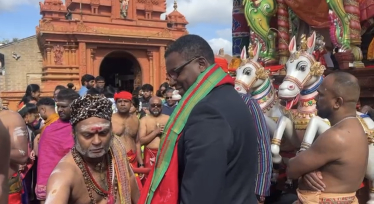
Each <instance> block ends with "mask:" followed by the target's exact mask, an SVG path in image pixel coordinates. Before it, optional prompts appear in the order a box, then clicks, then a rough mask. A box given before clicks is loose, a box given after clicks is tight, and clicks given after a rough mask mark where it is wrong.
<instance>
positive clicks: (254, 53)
mask: <svg viewBox="0 0 374 204" xmlns="http://www.w3.org/2000/svg"><path fill="white" fill-rule="evenodd" d="M259 52H260V47H259V44H258V43H257V44H256V46H254V47H253V46H251V47H250V50H249V53H250V57H249V58H247V54H246V48H245V47H244V48H243V50H242V52H241V60H242V64H241V66H240V67H239V68H238V69H237V70H236V79H235V89H236V90H237V91H238V92H239V93H242V94H248V95H251V97H252V98H253V99H255V100H257V102H258V103H259V105H260V107H261V109H262V111H263V113H264V116H265V120H266V124H267V126H268V128H269V132H270V134H271V135H273V134H274V132H275V130H276V128H277V122H278V121H279V120H278V119H279V118H281V117H282V116H283V111H282V110H281V109H282V107H281V106H280V104H279V100H278V97H277V94H276V89H275V88H274V87H273V83H272V81H271V79H270V78H269V71H267V70H265V68H264V67H263V66H262V65H261V64H260V63H258V56H259ZM293 132H294V131H293V126H291V128H290V129H289V130H288V131H284V134H285V135H286V138H287V139H288V141H291V142H292V141H295V142H296V145H299V144H300V143H299V140H298V139H297V138H296V136H295V135H294V134H293ZM282 134H283V132H282ZM279 145H280V142H279ZM287 145H288V146H287ZM294 149H295V147H294V145H290V144H287V143H283V144H282V150H285V151H291V150H294ZM272 159H273V162H274V163H277V164H279V163H281V161H282V158H281V157H280V156H277V157H274V155H273V158H272ZM277 177H278V173H277V172H276V171H274V173H273V177H272V181H273V182H275V181H276V180H277ZM291 183H292V180H289V181H287V184H291Z"/></svg>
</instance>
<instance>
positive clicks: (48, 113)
mask: <svg viewBox="0 0 374 204" xmlns="http://www.w3.org/2000/svg"><path fill="white" fill-rule="evenodd" d="M36 106H37V107H38V111H39V115H40V117H41V118H42V119H43V120H44V126H43V127H42V128H41V129H40V133H39V134H38V135H37V136H36V137H35V139H34V152H35V155H36V156H38V149H39V141H40V136H41V135H42V134H43V131H44V130H45V129H46V128H47V127H48V126H49V125H51V124H52V123H54V122H56V121H57V120H58V117H59V116H58V114H57V113H56V102H55V101H54V100H53V99H51V98H41V99H40V100H39V101H38V102H37V103H36Z"/></svg>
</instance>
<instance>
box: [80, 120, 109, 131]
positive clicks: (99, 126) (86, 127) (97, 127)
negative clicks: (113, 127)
mask: <svg viewBox="0 0 374 204" xmlns="http://www.w3.org/2000/svg"><path fill="white" fill-rule="evenodd" d="M108 128H110V123H109V122H107V123H106V122H101V123H95V124H82V125H81V126H80V127H79V129H80V130H81V131H102V130H105V129H108Z"/></svg>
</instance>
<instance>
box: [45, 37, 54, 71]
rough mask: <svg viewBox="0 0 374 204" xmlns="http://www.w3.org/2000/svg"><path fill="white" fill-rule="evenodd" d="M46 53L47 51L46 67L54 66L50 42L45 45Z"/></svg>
mask: <svg viewBox="0 0 374 204" xmlns="http://www.w3.org/2000/svg"><path fill="white" fill-rule="evenodd" d="M45 51H46V56H47V57H46V59H45V66H47V65H51V64H52V56H51V51H52V45H51V43H50V42H48V43H47V44H46V45H45Z"/></svg>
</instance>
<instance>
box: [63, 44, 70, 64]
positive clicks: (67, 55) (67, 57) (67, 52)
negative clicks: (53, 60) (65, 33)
mask: <svg viewBox="0 0 374 204" xmlns="http://www.w3.org/2000/svg"><path fill="white" fill-rule="evenodd" d="M64 49H65V50H64V61H63V62H64V65H70V63H71V62H70V49H69V44H68V43H66V45H64Z"/></svg>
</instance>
